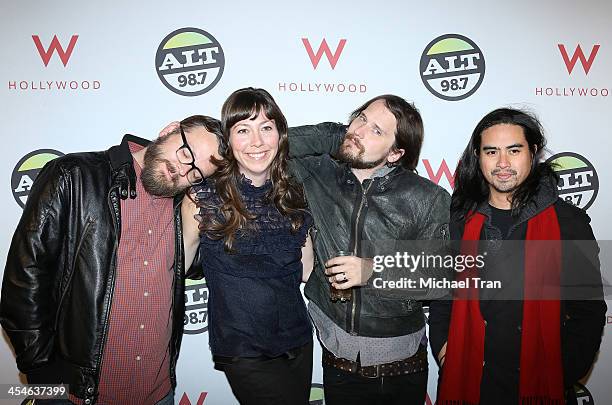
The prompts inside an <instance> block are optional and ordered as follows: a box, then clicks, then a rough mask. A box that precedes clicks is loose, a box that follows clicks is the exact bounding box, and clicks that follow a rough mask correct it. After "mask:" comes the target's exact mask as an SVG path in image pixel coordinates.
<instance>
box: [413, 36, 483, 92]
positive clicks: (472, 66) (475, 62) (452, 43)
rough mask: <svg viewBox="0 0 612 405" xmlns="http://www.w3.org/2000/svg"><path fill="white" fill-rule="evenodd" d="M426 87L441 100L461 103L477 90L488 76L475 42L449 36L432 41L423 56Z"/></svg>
mask: <svg viewBox="0 0 612 405" xmlns="http://www.w3.org/2000/svg"><path fill="white" fill-rule="evenodd" d="M419 68H420V70H419V72H420V74H421V80H423V84H424V85H425V87H426V88H427V90H429V91H430V92H431V94H433V95H434V96H436V97H438V98H441V99H442V100H448V101H458V100H463V99H464V98H468V97H469V96H471V95H472V94H474V93H475V92H476V90H478V88H479V87H480V85H481V84H482V81H483V79H484V75H485V59H484V55H483V54H482V51H481V50H480V48H479V47H478V45H476V43H475V42H474V41H472V40H471V39H469V38H468V37H465V36H463V35H459V34H446V35H442V36H439V37H438V38H436V39H434V40H433V41H431V42H430V43H429V44H428V45H427V46H426V47H425V50H424V51H423V54H422V55H421V63H420V67H419Z"/></svg>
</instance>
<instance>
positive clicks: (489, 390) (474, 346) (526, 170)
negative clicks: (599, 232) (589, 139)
mask: <svg viewBox="0 0 612 405" xmlns="http://www.w3.org/2000/svg"><path fill="white" fill-rule="evenodd" d="M545 146H546V139H545V137H544V135H543V131H542V127H541V125H540V123H539V121H538V120H537V118H536V117H535V116H533V115H532V114H529V113H527V112H524V111H520V110H516V109H509V108H501V109H497V110H495V111H492V112H490V113H489V114H487V115H486V116H485V117H484V118H483V119H482V120H481V121H480V122H479V123H478V125H476V128H475V129H474V132H473V134H472V137H471V139H470V141H469V143H468V145H467V147H466V149H465V151H464V152H463V155H462V156H461V160H460V161H459V165H458V167H457V171H456V176H455V190H454V193H453V196H452V202H451V222H450V234H451V239H455V240H461V242H460V246H461V247H460V250H461V254H464V255H478V254H483V255H486V254H488V256H487V258H486V265H485V266H484V267H483V268H482V269H480V270H478V269H477V268H476V267H474V268H471V269H469V270H467V271H464V272H462V273H460V274H458V275H457V280H458V281H462V282H466V281H467V286H466V287H465V288H462V289H458V290H456V291H455V297H454V300H453V301H437V302H433V303H432V304H431V306H430V338H431V344H432V349H433V351H434V354H435V355H436V356H437V359H438V360H439V362H440V365H441V378H440V381H439V391H438V399H437V403H438V404H443V405H446V404H453V405H455V404H495V405H499V404H508V405H510V404H512V405H516V404H559V405H560V404H563V403H565V402H564V401H565V400H568V401H569V400H571V398H572V395H573V390H572V386H573V384H574V383H575V382H576V381H577V380H578V379H580V378H582V377H584V376H585V375H586V374H587V372H588V370H589V369H590V367H591V365H592V363H593V360H594V357H595V354H596V352H597V351H598V349H599V345H600V342H601V333H602V330H603V325H604V321H605V311H606V305H605V303H604V301H603V300H602V289H601V276H600V273H599V261H598V257H597V255H598V248H597V245H596V243H595V242H594V236H593V231H592V230H591V227H590V225H589V222H590V219H589V217H588V215H587V214H586V213H585V212H583V211H582V210H581V209H579V208H576V207H574V206H572V205H571V204H569V203H567V202H566V201H564V200H562V199H560V198H559V197H558V193H557V177H556V175H555V173H554V171H553V168H552V167H551V166H550V165H549V164H548V163H545V162H541V158H542V156H543V153H544V150H545ZM479 241H481V242H480V243H479ZM482 241H486V242H482ZM577 273H579V275H580V277H577ZM474 279H483V280H487V281H495V282H499V287H497V288H499V290H495V291H494V290H493V289H492V288H491V289H487V286H493V285H494V284H490V285H489V284H478V283H476V282H473V281H474ZM470 280H472V282H471V283H470ZM580 286H582V287H585V288H578V287H580ZM574 402H575V396H574ZM570 403H571V401H570Z"/></svg>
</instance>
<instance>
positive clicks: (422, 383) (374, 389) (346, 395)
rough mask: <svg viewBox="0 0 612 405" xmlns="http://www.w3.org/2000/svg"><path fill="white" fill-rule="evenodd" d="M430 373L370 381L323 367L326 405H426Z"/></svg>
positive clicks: (329, 367) (330, 367) (346, 372)
mask: <svg viewBox="0 0 612 405" xmlns="http://www.w3.org/2000/svg"><path fill="white" fill-rule="evenodd" d="M427 374H428V372H427V370H425V371H421V372H418V373H412V374H406V375H400V376H393V377H378V378H366V377H362V376H360V375H358V374H355V373H350V372H348V371H343V370H340V369H337V368H335V367H332V366H327V365H325V364H324V365H323V389H324V390H325V404H326V405H423V404H424V403H425V395H426V393H427Z"/></svg>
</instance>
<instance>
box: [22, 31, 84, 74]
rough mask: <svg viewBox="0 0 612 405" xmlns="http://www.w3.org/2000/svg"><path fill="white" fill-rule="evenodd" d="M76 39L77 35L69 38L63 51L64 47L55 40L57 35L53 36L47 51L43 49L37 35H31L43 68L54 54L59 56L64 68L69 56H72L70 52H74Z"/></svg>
mask: <svg viewBox="0 0 612 405" xmlns="http://www.w3.org/2000/svg"><path fill="white" fill-rule="evenodd" d="M78 39H79V36H78V35H73V36H72V37H70V42H69V43H68V47H67V48H66V49H65V50H64V47H63V46H62V44H61V43H60V41H59V39H57V35H53V39H52V40H51V43H50V44H49V46H48V47H47V49H45V47H44V46H43V44H42V41H41V40H40V37H39V36H38V35H32V40H33V41H34V45H36V49H37V50H38V53H39V54H40V58H41V59H42V61H43V63H44V64H45V67H47V66H48V65H49V61H50V60H51V56H53V53H55V52H56V53H57V55H58V56H59V58H60V60H61V61H62V63H63V64H64V67H65V66H66V65H67V64H68V61H69V60H70V56H71V55H72V51H73V50H74V47H75V45H76V43H77V40H78Z"/></svg>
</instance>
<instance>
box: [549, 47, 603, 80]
mask: <svg viewBox="0 0 612 405" xmlns="http://www.w3.org/2000/svg"><path fill="white" fill-rule="evenodd" d="M557 46H558V47H559V51H561V57H562V58H563V62H565V67H566V68H567V72H568V73H569V74H570V75H571V74H572V70H574V66H576V62H578V59H580V63H581V64H582V69H584V73H585V74H587V75H588V74H589V70H591V65H592V64H593V62H594V61H595V56H597V51H599V45H593V48H591V54H590V55H589V59H587V58H585V56H584V52H582V48H581V47H580V44H579V45H578V46H577V47H576V50H575V51H574V54H573V55H572V58H571V59H570V58H569V56H568V54H567V51H566V50H565V45H563V44H558V45H557Z"/></svg>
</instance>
